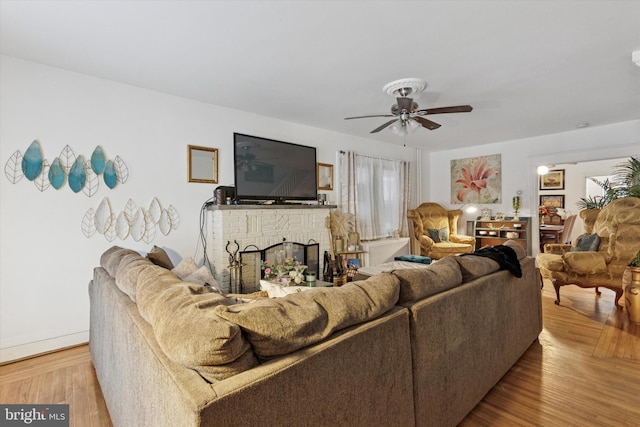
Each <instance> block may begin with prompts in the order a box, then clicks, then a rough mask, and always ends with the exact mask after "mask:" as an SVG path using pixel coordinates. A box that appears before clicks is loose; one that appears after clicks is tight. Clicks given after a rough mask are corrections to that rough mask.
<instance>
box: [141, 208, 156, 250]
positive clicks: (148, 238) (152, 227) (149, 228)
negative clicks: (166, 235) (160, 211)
mask: <svg viewBox="0 0 640 427" xmlns="http://www.w3.org/2000/svg"><path fill="white" fill-rule="evenodd" d="M155 238H156V223H155V221H154V220H153V218H152V217H151V214H150V213H149V211H144V233H143V234H142V240H144V242H145V243H151V242H153V239H155Z"/></svg>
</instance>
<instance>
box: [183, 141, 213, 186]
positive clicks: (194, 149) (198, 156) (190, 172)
mask: <svg viewBox="0 0 640 427" xmlns="http://www.w3.org/2000/svg"><path fill="white" fill-rule="evenodd" d="M187 163H188V167H187V179H188V181H189V182H202V183H205V184H217V183H218V149H217V148H210V147H199V146H197V145H187Z"/></svg>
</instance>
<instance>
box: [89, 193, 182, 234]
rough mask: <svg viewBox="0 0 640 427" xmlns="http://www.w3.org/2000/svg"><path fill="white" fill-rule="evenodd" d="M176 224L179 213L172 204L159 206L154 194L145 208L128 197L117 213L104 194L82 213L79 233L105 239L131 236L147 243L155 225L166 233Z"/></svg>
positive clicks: (173, 228)
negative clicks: (97, 235)
mask: <svg viewBox="0 0 640 427" xmlns="http://www.w3.org/2000/svg"><path fill="white" fill-rule="evenodd" d="M179 225H180V215H179V214H178V211H177V210H176V208H175V207H173V205H169V206H168V207H167V208H163V207H162V204H161V203H160V200H159V199H158V198H157V197H154V198H153V199H152V200H151V203H150V204H149V208H148V209H145V208H144V207H140V206H138V205H137V204H136V203H135V202H134V201H133V200H132V199H129V200H128V201H127V204H126V205H125V207H124V208H123V209H122V211H120V212H118V213H116V212H114V211H113V210H112V208H111V202H110V201H109V199H108V198H107V197H105V198H104V199H102V201H101V202H100V204H99V205H98V206H97V207H96V208H95V209H94V208H90V209H89V210H88V211H87V212H86V213H85V214H84V216H83V217H82V234H84V235H85V237H87V238H89V237H91V236H93V235H94V234H96V233H98V234H102V235H103V236H104V238H105V239H107V240H108V241H109V242H111V241H112V240H114V239H115V238H116V237H118V238H119V239H120V240H125V239H126V238H127V237H131V238H132V239H133V240H135V241H136V242H139V241H140V240H142V241H144V242H145V243H151V242H152V241H153V240H154V239H155V237H156V235H157V232H156V230H157V229H158V228H159V229H160V232H161V233H162V234H163V235H165V236H166V235H167V234H169V233H170V232H171V230H175V229H177V228H178V226H179Z"/></svg>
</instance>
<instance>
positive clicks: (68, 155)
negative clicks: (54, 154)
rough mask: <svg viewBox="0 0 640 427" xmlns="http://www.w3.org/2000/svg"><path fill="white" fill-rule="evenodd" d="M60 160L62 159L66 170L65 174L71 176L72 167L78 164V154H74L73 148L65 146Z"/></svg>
mask: <svg viewBox="0 0 640 427" xmlns="http://www.w3.org/2000/svg"><path fill="white" fill-rule="evenodd" d="M58 158H59V159H60V164H61V165H62V167H63V168H64V172H65V173H66V174H67V175H69V171H70V170H71V167H72V166H73V164H74V163H75V162H76V153H74V152H73V150H72V149H71V147H69V146H68V145H65V146H64V148H63V149H62V151H61V152H60V156H58Z"/></svg>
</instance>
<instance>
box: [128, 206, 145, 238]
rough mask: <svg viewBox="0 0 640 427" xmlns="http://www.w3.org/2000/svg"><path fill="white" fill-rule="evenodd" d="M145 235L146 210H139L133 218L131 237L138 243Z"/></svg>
mask: <svg viewBox="0 0 640 427" xmlns="http://www.w3.org/2000/svg"><path fill="white" fill-rule="evenodd" d="M143 235H144V209H142V208H138V210H137V211H136V214H135V216H134V217H133V222H132V223H131V237H132V238H133V240H135V241H136V242H139V241H140V240H142V236H143Z"/></svg>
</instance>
